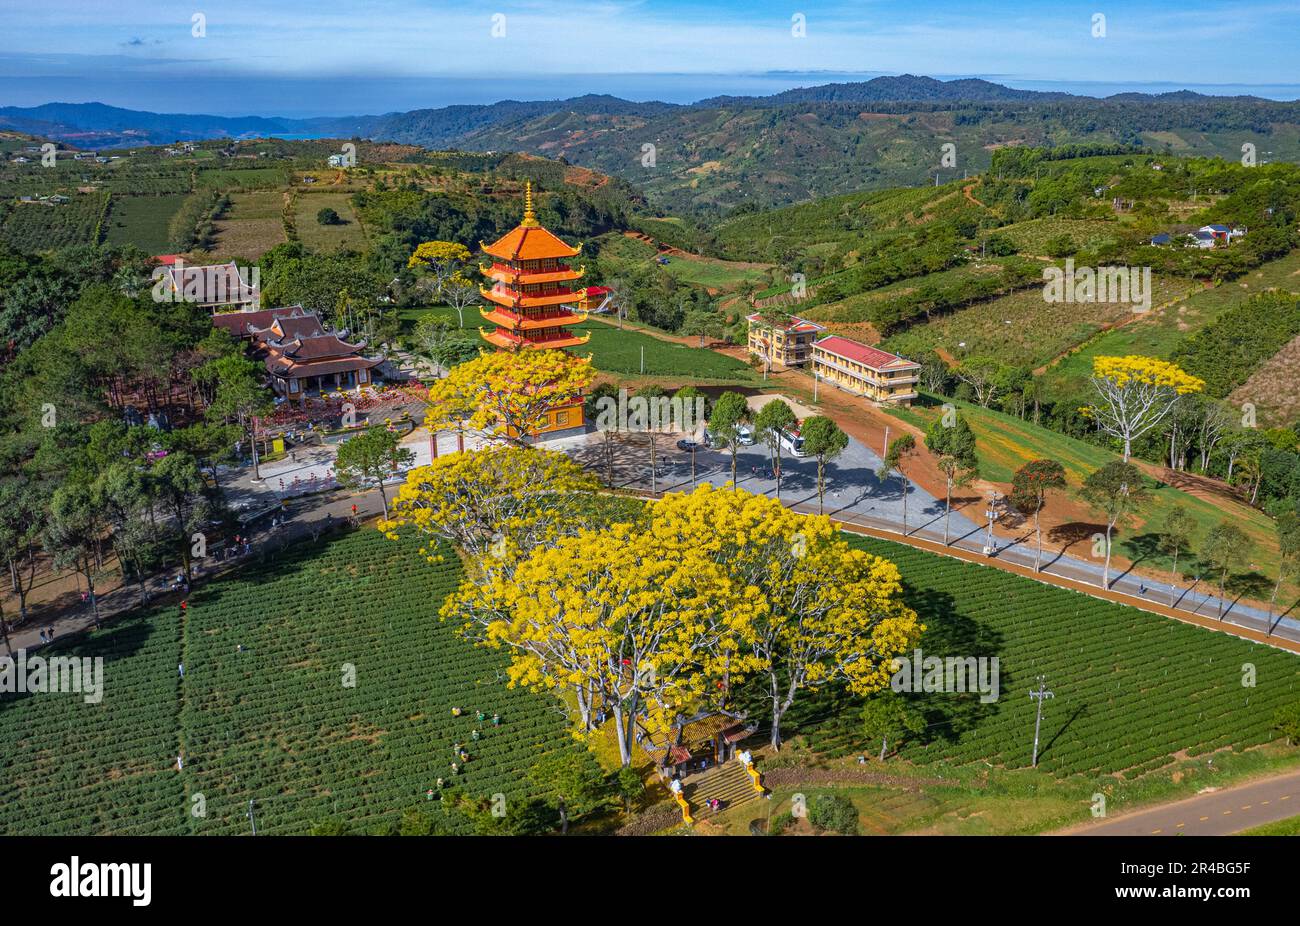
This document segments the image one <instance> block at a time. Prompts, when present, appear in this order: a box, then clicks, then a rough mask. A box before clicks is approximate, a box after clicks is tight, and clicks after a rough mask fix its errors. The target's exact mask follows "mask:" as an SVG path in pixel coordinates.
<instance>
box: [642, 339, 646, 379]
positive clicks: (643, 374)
mask: <svg viewBox="0 0 1300 926" xmlns="http://www.w3.org/2000/svg"><path fill="white" fill-rule="evenodd" d="M641 375H642V376H645V345H644V344H642V345H641Z"/></svg>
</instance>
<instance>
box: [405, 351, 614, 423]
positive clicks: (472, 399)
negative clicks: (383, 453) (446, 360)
mask: <svg viewBox="0 0 1300 926" xmlns="http://www.w3.org/2000/svg"><path fill="white" fill-rule="evenodd" d="M594 375H595V370H594V369H593V368H592V366H591V363H590V362H589V361H587V360H584V359H582V358H579V357H574V356H572V355H571V354H566V353H564V352H563V351H555V350H531V349H528V350H521V351H503V352H496V353H490V354H489V353H485V354H482V355H480V356H479V358H478V359H477V360H471V361H469V362H467V363H462V364H460V365H459V366H455V367H453V368H452V369H451V372H450V373H449V374H448V375H447V376H446V377H445V378H444V379H440V380H438V381H437V382H436V383H434V385H433V387H432V388H430V389H429V411H428V414H427V415H426V416H425V419H424V422H425V424H426V425H427V426H428V427H429V430H431V431H437V430H441V429H444V428H447V427H458V428H461V427H463V428H469V429H470V430H474V431H479V432H482V433H483V434H484V435H486V436H487V437H489V438H492V439H496V440H504V441H508V442H510V443H513V444H517V445H521V446H522V445H524V444H526V438H527V436H528V435H530V434H535V433H537V432H538V431H539V430H540V429H541V428H542V427H543V426H544V425H545V424H546V423H547V419H548V417H549V415H550V414H551V412H553V411H554V410H556V409H559V408H566V407H569V406H573V405H576V404H580V403H581V402H582V395H583V392H584V391H585V390H586V389H587V387H588V386H589V385H591V381H592V378H593V376H594Z"/></svg>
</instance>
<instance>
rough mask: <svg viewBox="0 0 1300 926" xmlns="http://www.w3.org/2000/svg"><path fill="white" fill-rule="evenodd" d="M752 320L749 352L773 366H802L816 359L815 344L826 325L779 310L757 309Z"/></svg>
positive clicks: (748, 319)
mask: <svg viewBox="0 0 1300 926" xmlns="http://www.w3.org/2000/svg"><path fill="white" fill-rule="evenodd" d="M745 321H747V322H749V352H750V353H751V354H753V355H754V356H756V357H759V358H761V359H763V360H765V361H767V362H768V364H770V365H772V366H781V367H798V366H803V365H804V364H805V363H807V362H808V361H809V360H811V359H812V343H813V339H814V338H816V337H817V335H818V334H820V333H821V332H823V331H825V330H826V326H825V325H819V324H817V323H816V322H810V321H808V320H807V319H806V318H799V317H798V316H795V315H785V314H783V313H779V312H771V311H769V312H755V313H754V314H753V315H750V316H748V317H746V319H745Z"/></svg>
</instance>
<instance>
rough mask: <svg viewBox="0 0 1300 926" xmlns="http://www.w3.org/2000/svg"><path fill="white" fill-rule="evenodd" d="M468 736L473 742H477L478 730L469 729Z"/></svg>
mask: <svg viewBox="0 0 1300 926" xmlns="http://www.w3.org/2000/svg"><path fill="white" fill-rule="evenodd" d="M469 738H470V739H472V740H473V741H474V742H476V743H477V742H478V730H470V731H469Z"/></svg>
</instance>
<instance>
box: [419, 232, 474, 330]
mask: <svg viewBox="0 0 1300 926" xmlns="http://www.w3.org/2000/svg"><path fill="white" fill-rule="evenodd" d="M469 258H470V253H469V248H467V247H465V245H463V244H458V243H457V242H455V241H425V242H422V243H420V244H419V245H417V246H416V248H415V251H414V252H413V253H412V254H411V256H410V257H409V258H407V261H406V266H408V267H410V268H411V269H412V270H424V271H425V272H427V273H428V275H429V280H430V281H431V282H432V284H433V291H434V295H436V296H437V297H438V298H442V296H443V289H444V287H446V285H447V283H448V282H449V281H450V280H451V279H452V277H455V276H459V274H460V268H461V267H462V266H464V264H465V262H466V261H468V260H469ZM462 327H464V326H463V324H462Z"/></svg>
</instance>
